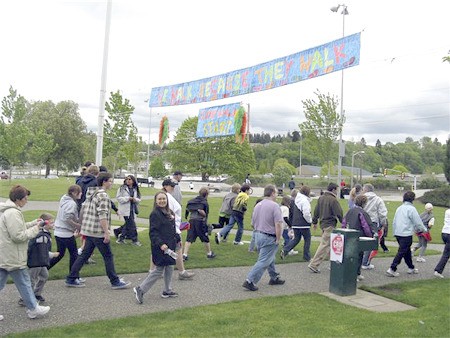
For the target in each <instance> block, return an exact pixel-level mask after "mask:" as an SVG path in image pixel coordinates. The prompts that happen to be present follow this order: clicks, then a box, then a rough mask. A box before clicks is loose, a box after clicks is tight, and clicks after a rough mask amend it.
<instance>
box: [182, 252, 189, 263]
mask: <svg viewBox="0 0 450 338" xmlns="http://www.w3.org/2000/svg"><path fill="white" fill-rule="evenodd" d="M188 259H189V257H188V256H187V255H185V254H183V262H185V261H187V260H188Z"/></svg>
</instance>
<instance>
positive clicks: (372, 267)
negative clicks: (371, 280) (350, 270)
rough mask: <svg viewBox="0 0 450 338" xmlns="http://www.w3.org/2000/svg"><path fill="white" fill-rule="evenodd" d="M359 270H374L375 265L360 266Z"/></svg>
mask: <svg viewBox="0 0 450 338" xmlns="http://www.w3.org/2000/svg"><path fill="white" fill-rule="evenodd" d="M361 269H363V270H372V269H375V265H373V264H369V265H361Z"/></svg>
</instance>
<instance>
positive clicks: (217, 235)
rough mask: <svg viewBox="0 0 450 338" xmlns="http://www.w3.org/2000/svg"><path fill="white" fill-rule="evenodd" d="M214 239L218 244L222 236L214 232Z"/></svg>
mask: <svg viewBox="0 0 450 338" xmlns="http://www.w3.org/2000/svg"><path fill="white" fill-rule="evenodd" d="M214 240H215V241H216V244H220V242H221V241H222V236H221V235H220V233H216V236H215V237H214Z"/></svg>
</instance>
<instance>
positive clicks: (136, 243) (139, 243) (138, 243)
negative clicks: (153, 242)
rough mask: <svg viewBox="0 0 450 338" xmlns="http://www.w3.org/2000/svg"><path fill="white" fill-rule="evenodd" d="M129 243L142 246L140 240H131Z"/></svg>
mask: <svg viewBox="0 0 450 338" xmlns="http://www.w3.org/2000/svg"><path fill="white" fill-rule="evenodd" d="M131 245H135V246H142V244H141V242H139V241H136V242H131Z"/></svg>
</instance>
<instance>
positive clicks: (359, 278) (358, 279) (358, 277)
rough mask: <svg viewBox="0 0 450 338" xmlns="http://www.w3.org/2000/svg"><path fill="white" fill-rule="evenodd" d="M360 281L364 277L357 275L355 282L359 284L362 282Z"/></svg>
mask: <svg viewBox="0 0 450 338" xmlns="http://www.w3.org/2000/svg"><path fill="white" fill-rule="evenodd" d="M362 280H364V276H363V275H358V276H356V281H357V282H360V281H362Z"/></svg>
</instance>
